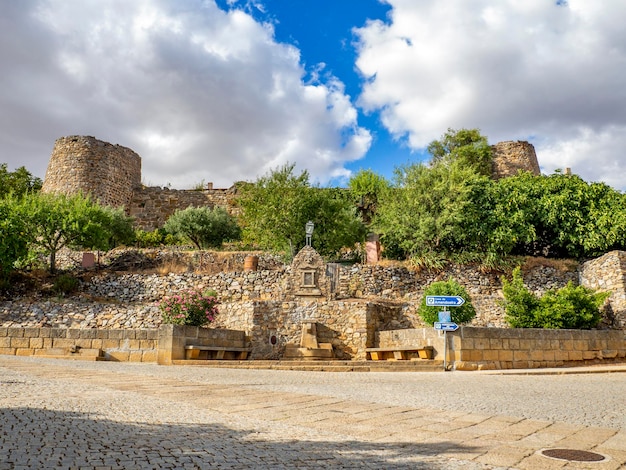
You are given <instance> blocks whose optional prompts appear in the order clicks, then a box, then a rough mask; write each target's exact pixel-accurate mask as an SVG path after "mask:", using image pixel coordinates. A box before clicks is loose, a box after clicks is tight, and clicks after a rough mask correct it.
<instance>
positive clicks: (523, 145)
mask: <svg viewBox="0 0 626 470" xmlns="http://www.w3.org/2000/svg"><path fill="white" fill-rule="evenodd" d="M491 149H492V151H493V163H492V166H491V174H492V176H493V177H494V178H495V179H500V178H505V177H507V176H515V175H516V174H517V173H518V172H519V171H529V172H531V173H532V174H534V175H540V174H541V170H540V169H539V162H538V161H537V154H536V153H535V147H534V146H533V145H532V144H531V143H529V142H525V141H519V140H518V141H517V142H513V141H511V140H509V141H506V142H499V143H497V144H495V145H492V146H491Z"/></svg>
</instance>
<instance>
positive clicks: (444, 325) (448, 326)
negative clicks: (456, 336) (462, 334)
mask: <svg viewBox="0 0 626 470" xmlns="http://www.w3.org/2000/svg"><path fill="white" fill-rule="evenodd" d="M434 326H435V330H441V331H456V330H458V329H459V325H457V324H456V323H454V322H442V321H436V322H435V323H434Z"/></svg>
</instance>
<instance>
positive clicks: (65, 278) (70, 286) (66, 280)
mask: <svg viewBox="0 0 626 470" xmlns="http://www.w3.org/2000/svg"><path fill="white" fill-rule="evenodd" d="M78 284H79V282H78V279H77V278H75V277H74V276H71V275H69V274H61V275H60V276H58V277H57V278H56V279H55V280H54V284H53V286H52V290H53V291H54V292H56V293H57V294H59V295H69V294H71V293H72V292H74V291H76V290H77V289H78Z"/></svg>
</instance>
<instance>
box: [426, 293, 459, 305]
mask: <svg viewBox="0 0 626 470" xmlns="http://www.w3.org/2000/svg"><path fill="white" fill-rule="evenodd" d="M464 303H465V299H464V298H463V297H459V296H458V295H427V296H426V305H427V306H429V307H460V306H461V305H463V304H464Z"/></svg>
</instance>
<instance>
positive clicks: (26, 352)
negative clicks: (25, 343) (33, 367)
mask: <svg viewBox="0 0 626 470" xmlns="http://www.w3.org/2000/svg"><path fill="white" fill-rule="evenodd" d="M34 354H35V350H34V349H30V348H17V349H16V350H15V355H16V356H33V355H34Z"/></svg>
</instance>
